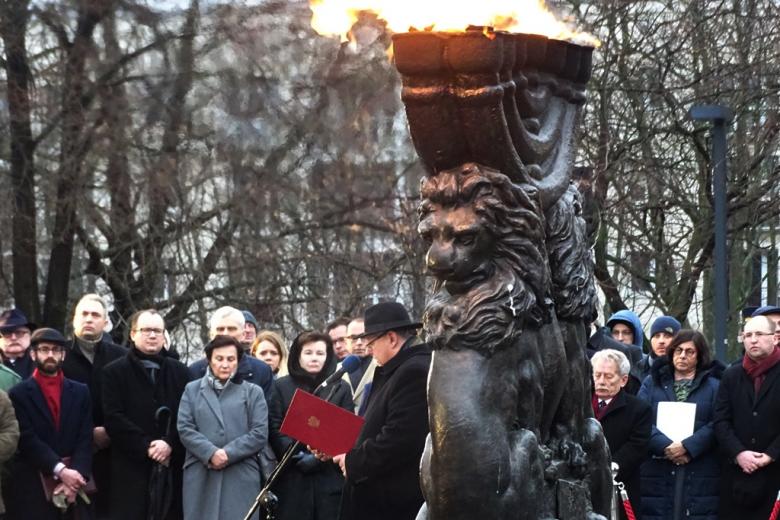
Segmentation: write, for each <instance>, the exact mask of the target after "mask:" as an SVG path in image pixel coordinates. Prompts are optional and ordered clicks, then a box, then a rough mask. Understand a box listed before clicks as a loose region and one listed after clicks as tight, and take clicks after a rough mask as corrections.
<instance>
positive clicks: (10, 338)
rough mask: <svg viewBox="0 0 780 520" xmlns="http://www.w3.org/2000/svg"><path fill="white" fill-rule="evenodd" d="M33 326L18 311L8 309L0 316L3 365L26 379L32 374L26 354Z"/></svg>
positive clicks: (31, 367)
mask: <svg viewBox="0 0 780 520" xmlns="http://www.w3.org/2000/svg"><path fill="white" fill-rule="evenodd" d="M33 330H35V325H34V324H33V323H31V322H30V320H28V319H27V316H25V315H24V313H23V312H22V311H20V310H19V309H9V310H7V311H4V312H3V313H2V314H0V350H2V351H3V364H4V365H5V366H7V367H8V368H10V369H12V370H13V371H14V372H16V373H17V374H19V377H21V378H22V379H27V378H28V377H30V375H31V374H32V372H33V368H35V366H34V365H33V362H32V360H31V359H30V356H29V354H28V349H29V347H30V334H32V331H33Z"/></svg>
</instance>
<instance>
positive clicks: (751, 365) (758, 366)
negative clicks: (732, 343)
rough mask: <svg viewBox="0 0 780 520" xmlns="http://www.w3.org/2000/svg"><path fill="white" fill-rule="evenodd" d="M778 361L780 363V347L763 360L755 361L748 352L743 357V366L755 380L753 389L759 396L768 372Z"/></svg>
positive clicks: (752, 379)
mask: <svg viewBox="0 0 780 520" xmlns="http://www.w3.org/2000/svg"><path fill="white" fill-rule="evenodd" d="M777 363H780V348H777V347H775V350H774V351H772V353H771V354H769V356H767V357H765V358H764V359H762V360H761V361H754V360H752V359H750V356H748V355H747V354H745V356H744V357H743V358H742V368H744V369H745V373H746V374H747V376H748V377H749V378H750V379H751V381H753V390H755V392H756V396H758V391H759V390H760V389H761V385H762V384H763V383H764V379H766V373H767V372H769V369H770V368H772V367H773V366H775V365H776V364H777Z"/></svg>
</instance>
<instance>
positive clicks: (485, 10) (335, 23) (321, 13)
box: [310, 0, 600, 47]
mask: <svg viewBox="0 0 780 520" xmlns="http://www.w3.org/2000/svg"><path fill="white" fill-rule="evenodd" d="M310 6H311V10H312V13H313V16H312V21H311V24H312V27H314V30H316V31H317V32H318V33H320V34H322V35H327V36H340V37H341V38H342V39H345V40H346V39H347V38H348V37H347V35H348V33H349V30H350V28H351V27H352V25H353V24H354V23H355V22H356V21H357V19H358V15H359V14H360V13H361V12H365V11H369V12H372V13H374V14H376V16H377V17H379V18H380V19H382V20H385V21H386V22H387V25H388V28H389V29H390V30H391V31H393V32H406V31H408V30H409V29H410V28H414V29H418V30H423V29H424V30H435V31H463V30H465V29H466V28H467V27H468V26H469V25H481V26H490V27H493V28H495V29H496V30H503V31H509V32H515V33H530V34H543V35H545V36H548V37H550V38H554V39H557V40H568V41H572V42H574V43H579V44H581V45H590V46H594V47H598V46H599V44H600V43H599V41H598V39H597V38H595V37H594V36H592V35H590V34H587V33H580V32H576V31H575V30H574V29H573V28H571V27H570V26H568V25H567V24H566V23H564V22H562V21H559V20H558V19H556V17H555V15H554V14H553V13H552V12H550V10H549V9H547V7H546V6H545V5H544V1H543V0H478V1H476V2H468V3H465V2H464V3H461V2H453V1H452V0H310Z"/></svg>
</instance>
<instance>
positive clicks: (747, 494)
mask: <svg viewBox="0 0 780 520" xmlns="http://www.w3.org/2000/svg"><path fill="white" fill-rule="evenodd" d="M715 435H716V436H717V439H718V442H719V443H720V448H721V452H722V453H723V456H724V460H723V472H722V477H721V495H720V497H721V499H720V510H719V516H718V518H720V519H723V520H727V519H728V520H731V519H739V520H766V519H767V518H769V513H770V511H771V510H772V504H773V503H774V501H775V497H776V496H777V492H778V490H780V364H777V365H775V366H774V367H773V368H771V369H770V370H769V371H768V372H767V373H766V379H765V380H764V383H763V384H762V385H761V389H760V391H759V393H758V397H756V395H755V391H754V390H753V382H752V381H751V380H750V378H749V377H748V376H747V374H746V373H745V370H744V369H743V368H742V365H740V364H735V365H732V366H731V367H729V368H728V369H726V371H725V372H724V374H723V379H722V380H721V383H720V390H719V392H718V397H717V402H716V404H715ZM744 450H751V451H758V452H762V453H766V454H767V455H769V456H770V457H772V458H773V459H774V462H772V463H770V464H769V465H768V466H765V467H764V468H762V469H760V470H758V471H756V472H754V473H752V474H750V475H747V474H745V473H744V472H743V471H742V469H741V468H740V467H739V466H738V465H737V464H736V462H735V459H736V456H737V454H738V453H739V452H741V451H744Z"/></svg>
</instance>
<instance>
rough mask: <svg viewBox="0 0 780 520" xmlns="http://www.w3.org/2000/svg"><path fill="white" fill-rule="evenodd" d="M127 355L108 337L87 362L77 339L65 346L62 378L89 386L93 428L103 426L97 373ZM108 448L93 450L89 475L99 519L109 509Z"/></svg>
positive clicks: (109, 471)
mask: <svg viewBox="0 0 780 520" xmlns="http://www.w3.org/2000/svg"><path fill="white" fill-rule="evenodd" d="M125 354H127V349H126V348H124V347H120V346H119V345H116V344H114V343H112V342H111V339H110V337H109V336H108V334H103V337H102V338H101V339H100V341H99V342H98V343H97V344H96V345H95V359H94V362H92V363H90V362H89V359H87V358H86V356H84V354H83V353H82V352H81V349H80V348H79V346H78V344H77V343H76V340H75V339H74V340H73V342H71V344H70V347H68V350H67V354H66V355H65V361H64V362H63V363H62V372H63V373H64V374H65V377H67V378H68V379H72V380H74V381H78V382H79V383H84V384H85V385H87V387H89V394H90V396H91V397H92V422H93V424H94V425H95V426H104V425H103V404H102V403H103V399H102V397H101V388H100V382H101V381H100V374H101V373H102V371H103V368H104V367H105V366H106V365H108V364H109V363H111V362H112V361H114V360H117V359H119V358H121V357H123V356H124V355H125ZM110 459H111V446H109V447H108V448H105V449H102V450H100V451H96V452H95V453H94V455H93V457H92V475H93V476H94V478H95V483H96V484H97V489H98V491H97V495H96V496H94V497H93V499H94V503H95V513H96V514H97V517H98V518H101V519H102V518H108V514H109V510H110V508H111V504H110V496H111V480H110V473H111V462H110Z"/></svg>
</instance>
